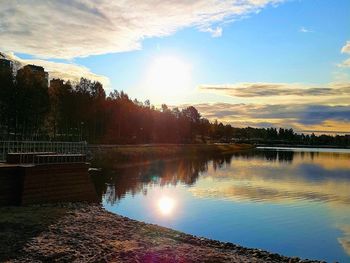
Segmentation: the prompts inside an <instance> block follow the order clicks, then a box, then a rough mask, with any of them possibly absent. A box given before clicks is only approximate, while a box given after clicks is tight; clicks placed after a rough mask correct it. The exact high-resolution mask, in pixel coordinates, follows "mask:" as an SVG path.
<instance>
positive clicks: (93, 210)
mask: <svg viewBox="0 0 350 263" xmlns="http://www.w3.org/2000/svg"><path fill="white" fill-rule="evenodd" d="M0 211H1V213H2V215H3V216H2V217H1V218H0V226H1V229H2V232H0V237H2V238H0V261H5V262H34V261H35V262H47V261H59V262H72V261H77V262H288V263H291V262H322V261H317V260H307V259H300V258H299V257H286V256H282V255H279V254H276V253H270V252H267V251H264V250H261V249H253V248H245V247H242V246H239V245H236V244H232V243H229V242H220V241H216V240H211V239H207V238H203V237H196V236H193V235H190V234H185V233H182V232H179V231H176V230H172V229H169V228H165V227H161V226H158V225H153V224H148V223H144V222H140V221H136V220H133V219H129V218H127V217H123V216H120V215H117V214H113V213H111V212H108V211H106V210H105V209H104V208H103V207H102V206H101V205H97V204H86V203H66V204H56V205H53V204H51V205H37V206H28V207H2V208H0ZM18 229H19V230H20V231H22V232H19V230H18ZM21 235H22V236H21ZM23 235H24V236H23ZM1 240H2V241H1ZM17 241H19V243H17ZM14 242H16V243H14ZM13 244H16V245H15V246H13Z"/></svg>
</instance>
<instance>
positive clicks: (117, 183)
mask: <svg viewBox="0 0 350 263" xmlns="http://www.w3.org/2000/svg"><path fill="white" fill-rule="evenodd" d="M104 170H105V173H106V175H107V176H106V178H112V179H111V180H112V181H108V183H109V184H108V186H106V184H104V185H105V188H101V190H100V193H101V195H102V196H103V197H102V198H103V204H104V206H105V207H106V209H108V210H109V211H112V212H115V213H119V214H122V215H125V216H128V217H131V218H133V219H137V220H142V221H146V222H150V223H155V224H160V225H163V226H167V227H171V228H174V229H177V230H180V231H184V232H187V233H190V234H195V235H200V236H206V237H209V238H214V239H219V240H223V241H230V242H234V243H239V244H241V245H244V246H249V247H257V248H262V249H266V250H270V251H273V252H277V253H282V254H285V255H289V256H300V257H303V258H314V259H322V260H327V261H335V260H337V261H340V262H350V261H349V260H350V191H349V189H350V152H346V151H345V152H341V153H340V152H339V151H335V152H332V151H329V150H327V151H321V152H317V151H316V150H310V151H309V152H307V151H305V150H303V151H300V152H299V151H298V150H293V151H292V150H290V151H285V150H283V151H276V150H273V149H269V150H257V151H253V152H242V153H237V154H234V155H230V156H216V157H214V156H212V157H198V158H195V159H190V158H179V159H177V160H171V161H158V162H155V163H152V164H147V165H143V166H134V167H131V168H130V167H129V168H127V169H115V168H113V169H112V170H111V169H110V168H109V166H108V165H107V166H106V167H105V168H104ZM112 171H113V176H110V175H111V172H112ZM102 178H103V177H102ZM154 178H157V180H154ZM100 180H101V179H100ZM105 183H107V182H105Z"/></svg>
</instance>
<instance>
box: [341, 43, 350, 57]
mask: <svg viewBox="0 0 350 263" xmlns="http://www.w3.org/2000/svg"><path fill="white" fill-rule="evenodd" d="M341 53H348V54H350V41H346V44H345V45H344V46H343V47H342V49H341Z"/></svg>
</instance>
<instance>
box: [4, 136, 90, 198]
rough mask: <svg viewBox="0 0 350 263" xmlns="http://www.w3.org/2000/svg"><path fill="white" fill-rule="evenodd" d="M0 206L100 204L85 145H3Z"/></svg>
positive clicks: (21, 143)
mask: <svg viewBox="0 0 350 263" xmlns="http://www.w3.org/2000/svg"><path fill="white" fill-rule="evenodd" d="M0 147H1V148H0V152H1V162H0V205H30V204H40V203H51V202H75V201H91V202H94V201H96V200H97V196H96V192H95V189H94V186H93V184H92V182H91V179H90V175H89V173H88V169H89V163H88V162H87V158H86V156H87V152H86V149H87V147H86V143H85V142H75V143H73V142H0Z"/></svg>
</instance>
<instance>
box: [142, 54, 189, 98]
mask: <svg viewBox="0 0 350 263" xmlns="http://www.w3.org/2000/svg"><path fill="white" fill-rule="evenodd" d="M145 85H146V88H147V95H149V96H150V99H151V100H152V99H154V98H156V99H160V100H164V99H165V100H167V101H169V100H172V99H177V98H179V97H181V96H184V95H186V93H188V92H189V91H190V89H191V66H190V64H189V63H188V62H186V61H185V60H183V59H181V58H180V57H176V56H161V57H157V58H155V59H154V60H153V61H152V62H151V63H150V66H149V68H148V70H147V74H146V81H145Z"/></svg>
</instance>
